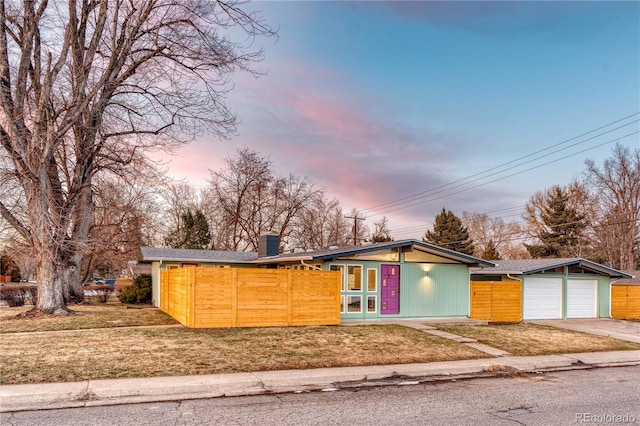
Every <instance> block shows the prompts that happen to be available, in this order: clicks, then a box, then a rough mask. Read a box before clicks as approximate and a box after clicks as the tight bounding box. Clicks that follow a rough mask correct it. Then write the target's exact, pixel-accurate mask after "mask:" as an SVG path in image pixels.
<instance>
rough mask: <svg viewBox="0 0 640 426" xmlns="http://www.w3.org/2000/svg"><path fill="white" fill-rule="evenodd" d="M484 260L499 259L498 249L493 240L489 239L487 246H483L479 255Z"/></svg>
mask: <svg viewBox="0 0 640 426" xmlns="http://www.w3.org/2000/svg"><path fill="white" fill-rule="evenodd" d="M481 257H482V258H483V259H484V260H500V253H498V249H497V248H496V245H495V244H494V243H493V240H489V242H488V243H487V246H486V247H485V248H484V251H483V252H482V256H481Z"/></svg>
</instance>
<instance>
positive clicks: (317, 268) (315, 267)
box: [300, 260, 323, 271]
mask: <svg viewBox="0 0 640 426" xmlns="http://www.w3.org/2000/svg"><path fill="white" fill-rule="evenodd" d="M300 264H301V265H304V266H308V267H309V268H311V269H313V270H315V271H322V270H323V269H322V268H321V267H319V266H316V265H309V264H308V263H304V260H301V261H300Z"/></svg>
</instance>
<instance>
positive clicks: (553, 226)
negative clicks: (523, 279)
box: [438, 218, 640, 248]
mask: <svg viewBox="0 0 640 426" xmlns="http://www.w3.org/2000/svg"><path fill="white" fill-rule="evenodd" d="M634 222H640V218H638V219H630V220H623V221H620V222H611V223H601V224H597V225H591V228H606V227H609V226H616V225H624V224H625V223H634ZM575 223H580V221H572V222H566V223H559V224H556V225H548V227H549V228H557V227H560V226H565V225H573V224H575ZM519 233H520V232H519ZM514 234H516V232H507V233H505V234H504V235H514ZM529 238H537V237H532V236H529V235H524V236H518V237H513V238H507V239H501V240H500V241H499V242H500V243H505V242H511V241H518V240H526V239H529ZM464 242H466V240H458V241H450V242H448V243H445V244H438V246H439V247H442V246H449V245H455V244H460V243H464ZM445 248H446V247H445Z"/></svg>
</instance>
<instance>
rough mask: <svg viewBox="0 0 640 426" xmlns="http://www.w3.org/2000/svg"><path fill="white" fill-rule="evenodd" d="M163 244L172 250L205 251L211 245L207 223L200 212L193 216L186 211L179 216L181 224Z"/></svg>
mask: <svg viewBox="0 0 640 426" xmlns="http://www.w3.org/2000/svg"><path fill="white" fill-rule="evenodd" d="M165 243H166V244H167V245H168V246H169V247H172V248H183V249H199V250H204V249H206V248H207V247H208V246H209V244H210V243H211V233H210V232H209V223H208V222H207V218H206V217H205V216H204V213H202V211H201V210H196V211H195V214H194V213H191V210H187V211H186V212H184V213H182V215H181V223H180V224H179V225H178V227H177V228H176V229H175V230H173V231H172V232H170V233H169V235H167V238H166V239H165Z"/></svg>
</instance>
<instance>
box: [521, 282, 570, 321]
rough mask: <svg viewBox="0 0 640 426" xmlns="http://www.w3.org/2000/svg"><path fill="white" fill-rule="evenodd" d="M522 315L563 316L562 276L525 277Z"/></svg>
mask: <svg viewBox="0 0 640 426" xmlns="http://www.w3.org/2000/svg"><path fill="white" fill-rule="evenodd" d="M523 305H524V306H523V312H522V317H523V318H524V319H526V320H528V319H561V318H562V278H525V280H524V301H523Z"/></svg>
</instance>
